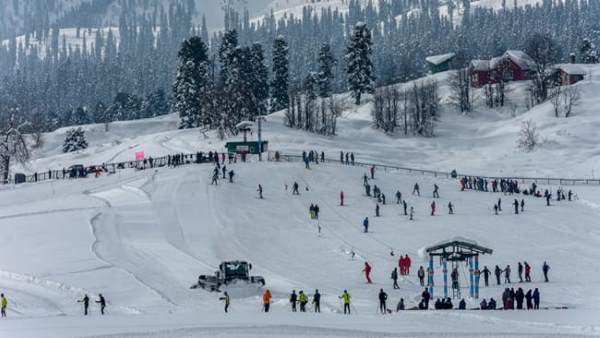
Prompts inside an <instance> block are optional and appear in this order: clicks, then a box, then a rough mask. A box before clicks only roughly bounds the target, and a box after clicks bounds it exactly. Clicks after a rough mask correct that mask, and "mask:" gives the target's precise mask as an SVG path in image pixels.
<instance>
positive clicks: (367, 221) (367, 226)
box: [363, 217, 369, 233]
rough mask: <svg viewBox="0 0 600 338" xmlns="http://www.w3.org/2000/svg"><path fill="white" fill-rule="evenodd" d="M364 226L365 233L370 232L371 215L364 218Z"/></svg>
mask: <svg viewBox="0 0 600 338" xmlns="http://www.w3.org/2000/svg"><path fill="white" fill-rule="evenodd" d="M363 227H364V232H365V233H367V232H369V217H365V219H364V220H363Z"/></svg>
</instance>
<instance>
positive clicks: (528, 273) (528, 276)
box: [525, 262, 531, 283]
mask: <svg viewBox="0 0 600 338" xmlns="http://www.w3.org/2000/svg"><path fill="white" fill-rule="evenodd" d="M525 281H526V282H528V283H530V282H531V265H529V263H527V262H525Z"/></svg>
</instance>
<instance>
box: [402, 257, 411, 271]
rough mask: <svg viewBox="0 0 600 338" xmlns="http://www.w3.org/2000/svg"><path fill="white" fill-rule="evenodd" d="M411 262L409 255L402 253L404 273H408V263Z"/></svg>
mask: <svg viewBox="0 0 600 338" xmlns="http://www.w3.org/2000/svg"><path fill="white" fill-rule="evenodd" d="M411 264H412V262H411V260H410V257H408V255H404V274H405V275H410V265H411Z"/></svg>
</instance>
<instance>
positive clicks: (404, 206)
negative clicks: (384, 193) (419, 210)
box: [402, 201, 408, 216]
mask: <svg viewBox="0 0 600 338" xmlns="http://www.w3.org/2000/svg"><path fill="white" fill-rule="evenodd" d="M407 207H408V204H406V201H402V208H403V209H404V216H408V213H407V212H406V208H407Z"/></svg>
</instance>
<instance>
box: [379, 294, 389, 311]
mask: <svg viewBox="0 0 600 338" xmlns="http://www.w3.org/2000/svg"><path fill="white" fill-rule="evenodd" d="M387 298H388V295H387V293H385V292H383V289H380V290H379V311H381V313H382V314H385V313H386V312H387V305H386V301H387Z"/></svg>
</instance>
